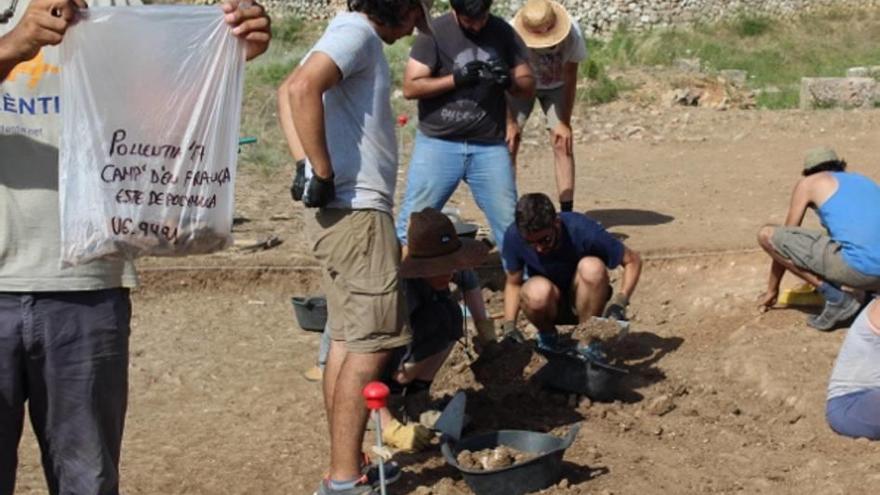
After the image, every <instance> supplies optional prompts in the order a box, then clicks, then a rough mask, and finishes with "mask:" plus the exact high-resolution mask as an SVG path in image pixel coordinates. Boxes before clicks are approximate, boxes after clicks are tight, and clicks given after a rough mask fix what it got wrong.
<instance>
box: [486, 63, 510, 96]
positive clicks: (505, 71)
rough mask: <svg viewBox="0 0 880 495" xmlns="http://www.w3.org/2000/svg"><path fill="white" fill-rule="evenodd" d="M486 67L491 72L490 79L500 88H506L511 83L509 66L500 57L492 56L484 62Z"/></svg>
mask: <svg viewBox="0 0 880 495" xmlns="http://www.w3.org/2000/svg"><path fill="white" fill-rule="evenodd" d="M486 68H487V69H488V70H489V73H490V74H492V80H493V81H494V82H495V84H496V85H498V86H500V87H501V89H508V88H510V85H511V84H513V80H512V79H511V78H510V66H508V65H507V64H506V63H505V62H504V61H503V60H501V59H500V58H493V59H492V60H490V61H488V62H486Z"/></svg>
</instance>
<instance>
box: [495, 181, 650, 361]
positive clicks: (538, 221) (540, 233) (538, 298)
mask: <svg viewBox="0 0 880 495" xmlns="http://www.w3.org/2000/svg"><path fill="white" fill-rule="evenodd" d="M505 245H506V246H509V247H508V248H506V249H505V251H504V253H503V255H504V256H505V257H506V258H507V264H506V270H507V279H506V282H505V286H504V329H503V331H504V336H510V337H511V338H514V339H515V340H520V339H521V338H522V336H521V334H520V333H519V331H518V330H517V329H516V319H517V314H518V313H519V310H520V308H522V309H523V310H524V311H525V314H526V317H527V318H528V319H529V321H530V322H531V323H532V324H533V325H535V327H536V328H537V329H538V347H539V348H541V349H544V350H550V351H554V350H557V348H556V341H557V331H556V325H557V324H563V325H565V324H569V325H570V324H578V323H583V322H584V321H586V320H587V319H589V318H590V317H593V316H605V317H606V318H612V319H616V320H625V319H626V307H627V306H628V305H629V300H630V298H631V297H632V294H633V292H634V291H635V289H636V285H637V284H638V282H639V277H640V275H641V271H642V260H641V257H640V256H639V254H638V253H637V252H636V251H633V250H632V249H630V248H628V247H627V246H626V245H625V244H623V243H622V242H620V241H619V240H617V239H615V238H614V237H613V236H612V235H611V234H609V233H608V232H607V231H606V230H605V229H604V228H603V227H602V226H601V225H600V224H599V223H598V222H596V221H595V220H592V219H590V218H589V217H587V216H586V215H583V214H581V213H574V212H561V213H559V214H557V213H556V209H555V208H554V206H553V202H552V201H551V200H550V198H549V197H547V195H546V194H543V193H531V194H526V195H523V197H521V198H520V199H519V201H518V202H517V204H516V222H514V223H513V224H511V225H510V227H509V228H508V229H507V233H506V234H505ZM618 266H622V267H623V275H622V277H621V284H620V291H619V292H617V293H614V291H613V289H612V287H611V284H610V282H609V276H608V270H610V269H614V268H616V267H618Z"/></svg>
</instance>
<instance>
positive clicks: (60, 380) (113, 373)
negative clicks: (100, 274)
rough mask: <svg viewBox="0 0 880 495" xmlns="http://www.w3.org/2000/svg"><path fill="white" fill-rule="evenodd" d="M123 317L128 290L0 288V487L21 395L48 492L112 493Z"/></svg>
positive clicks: (16, 434)
mask: <svg viewBox="0 0 880 495" xmlns="http://www.w3.org/2000/svg"><path fill="white" fill-rule="evenodd" d="M130 320H131V302H130V299H129V294H128V289H108V290H98V291H82V292H35V293H8V292H6V293H0V495H11V494H12V493H13V489H14V488H15V470H16V467H17V464H18V443H19V440H20V438H21V432H22V426H23V423H24V406H25V402H27V403H28V412H29V415H30V420H31V425H32V426H33V429H34V432H35V433H36V436H37V441H38V443H39V445H40V452H41V454H42V463H43V471H44V473H45V475H46V481H47V483H48V485H49V492H50V493H51V494H52V495H74V494H75V495H99V494H100V495H113V494H118V493H119V452H120V448H121V445H122V429H123V426H124V423H125V410H126V405H127V401H128V338H129V332H130V327H129V322H130Z"/></svg>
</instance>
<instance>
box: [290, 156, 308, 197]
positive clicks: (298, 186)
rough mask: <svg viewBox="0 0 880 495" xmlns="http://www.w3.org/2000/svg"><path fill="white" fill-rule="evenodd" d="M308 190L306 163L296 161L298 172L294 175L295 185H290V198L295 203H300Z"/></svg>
mask: <svg viewBox="0 0 880 495" xmlns="http://www.w3.org/2000/svg"><path fill="white" fill-rule="evenodd" d="M305 190H306V161H305V160H297V161H296V172H295V173H294V174H293V183H292V184H291V185H290V197H292V198H293V200H294V201H300V200H302V198H303V193H304V192H305Z"/></svg>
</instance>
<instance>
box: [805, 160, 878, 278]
mask: <svg viewBox="0 0 880 495" xmlns="http://www.w3.org/2000/svg"><path fill="white" fill-rule="evenodd" d="M834 178H835V179H836V180H837V191H836V192H835V193H834V194H833V195H832V196H831V197H830V198H828V199H827V200H826V201H825V203H823V204H822V206H820V207H819V208H817V213H818V214H819V218H820V219H821V220H822V225H823V226H824V227H825V228H826V229H828V233H829V234H830V235H831V238H832V239H833V240H834V241H835V242H837V243H839V244H840V246H841V254H842V255H843V259H844V260H845V261H846V262H847V263H849V265H850V266H851V267H853V268H855V269H856V270H858V271H860V272H862V273H864V274H865V275H871V276H880V186H878V185H877V183H876V182H874V181H872V180H871V179H869V178H867V177H865V176H864V175H860V174H856V173H852V172H835V173H834Z"/></svg>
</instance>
